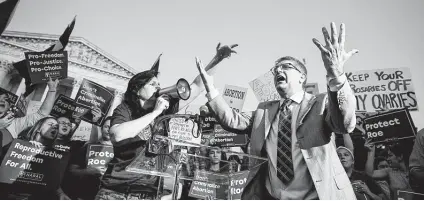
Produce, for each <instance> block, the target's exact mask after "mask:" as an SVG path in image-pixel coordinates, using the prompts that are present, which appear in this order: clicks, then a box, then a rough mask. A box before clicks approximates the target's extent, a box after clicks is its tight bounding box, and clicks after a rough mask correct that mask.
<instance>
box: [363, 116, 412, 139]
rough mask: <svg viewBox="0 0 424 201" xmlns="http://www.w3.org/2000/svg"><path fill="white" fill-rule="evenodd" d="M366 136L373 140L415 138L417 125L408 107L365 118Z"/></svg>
mask: <svg viewBox="0 0 424 201" xmlns="http://www.w3.org/2000/svg"><path fill="white" fill-rule="evenodd" d="M364 122H365V123H364V127H365V131H366V137H367V138H371V139H372V142H375V143H380V142H387V141H390V140H393V139H407V138H415V135H416V131H415V125H414V122H413V121H412V118H411V115H410V114H409V111H408V109H406V108H405V109H401V110H393V111H389V112H384V113H380V114H377V115H374V116H370V117H367V118H365V119H364Z"/></svg>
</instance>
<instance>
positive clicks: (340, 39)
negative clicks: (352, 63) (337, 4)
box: [312, 22, 359, 78]
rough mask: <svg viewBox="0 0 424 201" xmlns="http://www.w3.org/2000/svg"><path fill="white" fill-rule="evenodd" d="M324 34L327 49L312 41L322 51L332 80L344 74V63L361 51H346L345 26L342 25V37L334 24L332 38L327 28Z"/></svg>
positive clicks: (314, 40) (323, 31) (323, 30)
mask: <svg viewBox="0 0 424 201" xmlns="http://www.w3.org/2000/svg"><path fill="white" fill-rule="evenodd" d="M322 33H323V34H324V40H325V44H326V45H325V47H324V46H323V45H322V44H321V43H320V42H319V41H318V40H317V39H315V38H314V39H312V41H313V42H314V43H315V45H316V46H317V47H318V49H319V50H320V51H321V56H322V61H323V62H324V66H325V68H326V70H327V75H328V76H329V77H331V78H336V77H338V76H340V75H342V74H343V73H344V70H343V65H344V63H345V62H346V61H347V60H348V59H349V58H350V57H351V56H352V55H354V54H356V53H358V52H359V51H358V50H356V49H353V50H352V51H350V52H347V53H346V51H345V49H344V43H345V36H346V34H345V25H344V24H343V23H342V24H341V25H340V35H339V36H337V28H336V24H335V23H334V22H332V23H331V38H330V36H329V35H328V31H327V29H326V28H325V27H323V28H322Z"/></svg>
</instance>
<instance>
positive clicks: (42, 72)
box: [25, 51, 68, 84]
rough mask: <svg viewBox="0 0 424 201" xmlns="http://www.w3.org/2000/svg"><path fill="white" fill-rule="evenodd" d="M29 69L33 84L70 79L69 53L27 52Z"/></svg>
mask: <svg viewBox="0 0 424 201" xmlns="http://www.w3.org/2000/svg"><path fill="white" fill-rule="evenodd" d="M25 58H26V61H27V67H28V72H29V76H30V78H31V82H32V83H33V84H38V83H45V82H47V81H48V80H49V77H51V78H52V79H63V78H67V77H68V52H66V51H62V52H25Z"/></svg>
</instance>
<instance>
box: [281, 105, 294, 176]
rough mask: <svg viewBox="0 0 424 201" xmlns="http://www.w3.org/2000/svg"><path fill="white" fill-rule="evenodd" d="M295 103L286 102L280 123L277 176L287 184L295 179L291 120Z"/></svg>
mask: <svg viewBox="0 0 424 201" xmlns="http://www.w3.org/2000/svg"><path fill="white" fill-rule="evenodd" d="M292 102H293V101H292V100H291V99H286V100H284V102H283V104H282V105H281V108H280V121H279V125H278V143H277V176H278V178H279V179H280V180H281V181H282V182H283V183H284V184H287V183H288V182H290V181H291V180H292V179H293V177H294V171H293V159H292V148H291V147H292V146H291V142H292V140H291V133H292V132H291V131H292V130H291V119H292V112H291V110H290V109H289V106H290V105H291V103H292Z"/></svg>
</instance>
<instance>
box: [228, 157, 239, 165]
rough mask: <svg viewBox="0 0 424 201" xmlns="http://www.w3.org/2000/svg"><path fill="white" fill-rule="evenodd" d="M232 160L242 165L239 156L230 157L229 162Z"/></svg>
mask: <svg viewBox="0 0 424 201" xmlns="http://www.w3.org/2000/svg"><path fill="white" fill-rule="evenodd" d="M232 160H235V161H237V163H238V164H241V160H240V157H239V156H237V155H231V156H230V157H228V161H232Z"/></svg>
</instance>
